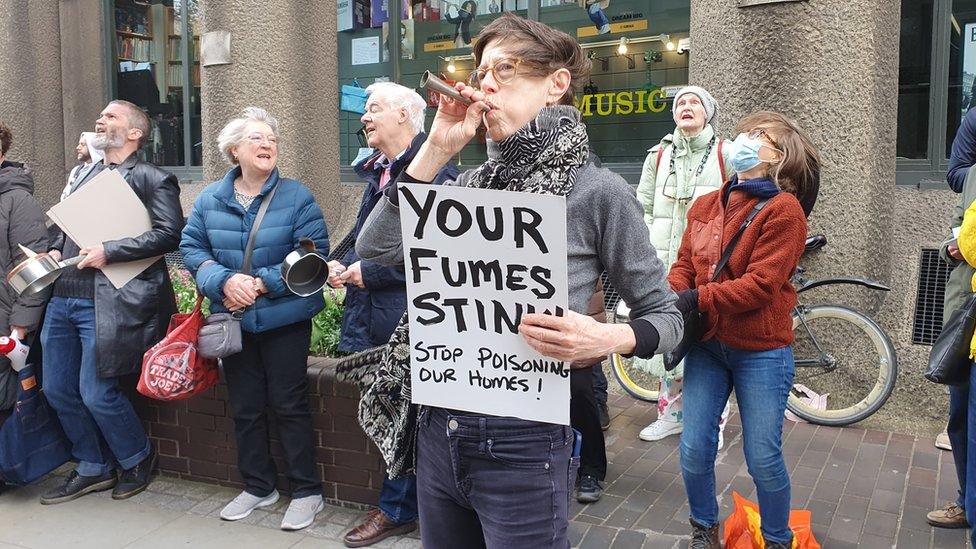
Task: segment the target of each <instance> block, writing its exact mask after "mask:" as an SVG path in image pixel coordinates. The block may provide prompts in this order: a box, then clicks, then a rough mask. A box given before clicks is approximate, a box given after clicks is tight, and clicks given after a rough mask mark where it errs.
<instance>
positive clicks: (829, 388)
mask: <svg viewBox="0 0 976 549" xmlns="http://www.w3.org/2000/svg"><path fill="white" fill-rule="evenodd" d="M826 244H827V237H826V236H824V235H816V236H811V237H808V238H807V241H806V248H805V250H804V255H806V254H808V253H812V252H815V251H817V250H819V249H821V248H823V247H824V246H825V245H826ZM791 282H792V283H793V286H794V287H795V288H796V292H797V298H798V300H797V304H796V306H795V307H794V308H793V331H794V335H795V339H794V342H793V355H794V363H795V375H794V380H793V382H794V384H793V388H792V390H791V391H790V396H789V399H788V401H787V409H788V410H790V411H791V412H793V413H794V414H796V415H797V416H798V417H800V418H802V419H804V420H806V421H809V422H810V423H815V424H818V425H828V426H843V425H850V424H852V423H857V422H858V421H861V420H863V419H865V418H867V417H869V416H871V415H872V414H874V413H875V412H877V411H878V410H879V409H880V408H881V407H882V406H884V403H885V402H886V401H887V400H888V397H889V396H891V393H892V391H893V390H894V387H895V381H896V380H897V377H898V359H897V355H896V353H895V346H894V344H893V343H892V342H891V338H890V337H888V334H886V333H885V331H884V330H883V329H882V328H881V327H880V326H879V325H878V324H877V323H876V322H875V321H874V320H873V319H872V318H871V317H869V316H867V315H865V314H864V313H861V312H859V311H857V310H855V309H853V308H851V307H848V306H845V305H836V304H815V305H808V304H806V303H803V302H802V301H801V300H800V299H799V296H800V295H801V294H803V293H804V292H806V291H809V290H812V289H814V288H820V287H824V286H830V285H835V284H848V285H856V286H862V287H865V288H868V289H871V290H877V291H884V292H888V291H891V289H890V288H889V287H887V286H885V285H884V284H881V283H879V282H875V281H873V280H866V279H861V278H849V277H831V278H823V279H808V278H807V277H806V271H805V270H804V269H803V268H802V267H797V269H796V273H795V274H794V276H793V278H792V280H791ZM628 313H629V309H628V308H627V306H626V304H624V303H623V302H621V303H620V304H619V305H618V307H617V308H616V310H615V315H614V321H616V322H621V321H626V320H627V319H628V318H629V315H628ZM611 366H612V368H611V369H612V371H613V374H614V377H615V378H616V379H617V382H618V383H620V385H621V387H623V389H624V390H625V391H626V392H627V393H628V394H629V395H630V396H632V397H634V398H636V399H639V400H643V401H647V402H656V401H657V397H658V390H657V388H658V387H659V385H660V383H659V378H657V377H656V376H654V375H651V374H648V373H645V372H643V371H641V370H640V369H639V368H637V367H636V366H635V365H634V363H633V360H632V359H628V358H625V357H622V356H620V355H616V354H615V355H613V356H612V357H611ZM808 390H809V392H808ZM811 393H816V394H818V395H826V407H825V408H821V407H820V406H818V405H817V400H818V399H812V402H811V398H810V397H813V396H814V395H813V394H811Z"/></svg>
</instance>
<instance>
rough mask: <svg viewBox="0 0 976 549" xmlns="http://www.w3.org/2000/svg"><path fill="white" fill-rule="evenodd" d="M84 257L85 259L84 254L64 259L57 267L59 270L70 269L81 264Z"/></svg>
mask: <svg viewBox="0 0 976 549" xmlns="http://www.w3.org/2000/svg"><path fill="white" fill-rule="evenodd" d="M85 257H86V254H81V255H76V256H74V257H70V258H68V259H65V260H64V261H62V262H61V263H59V264H58V266H59V267H61V268H64V267H71V266H72V265H77V264H79V263H81V262H82V261H83V260H84V259H85Z"/></svg>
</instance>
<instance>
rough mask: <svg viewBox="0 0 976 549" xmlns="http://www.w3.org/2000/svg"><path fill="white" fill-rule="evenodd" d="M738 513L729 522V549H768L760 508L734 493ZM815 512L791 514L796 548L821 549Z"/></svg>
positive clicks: (803, 510)
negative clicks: (816, 536) (814, 523)
mask: <svg viewBox="0 0 976 549" xmlns="http://www.w3.org/2000/svg"><path fill="white" fill-rule="evenodd" d="M732 501H734V502H735V510H734V511H732V514H731V515H730V516H729V518H727V519H725V549H764V548H765V546H766V544H765V542H764V541H763V537H762V532H761V531H760V530H759V506H758V505H756V504H755V503H753V502H751V501H749V500H747V499H746V498H744V497H742V496H740V495H739V493H738V492H732ZM812 517H813V515H812V513H810V511H807V510H805V509H794V510H792V511H790V530H793V549H820V544H819V543H817V540H816V539H814V537H813V530H812V528H811V526H810V522H811V520H812Z"/></svg>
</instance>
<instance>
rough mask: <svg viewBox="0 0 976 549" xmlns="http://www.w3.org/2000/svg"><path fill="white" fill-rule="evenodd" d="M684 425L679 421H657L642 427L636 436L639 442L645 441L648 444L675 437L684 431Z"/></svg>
mask: <svg viewBox="0 0 976 549" xmlns="http://www.w3.org/2000/svg"><path fill="white" fill-rule="evenodd" d="M684 429H685V426H684V423H682V422H680V421H669V420H667V419H659V420H657V421H655V422H654V423H652V424H650V425H648V426H647V427H644V429H643V430H642V431H641V432H640V434H639V435H637V437H638V438H640V439H641V440H646V441H648V442H651V441H654V440H661V439H662V438H665V437H668V436H671V435H676V434H678V433H680V432H681V431H684Z"/></svg>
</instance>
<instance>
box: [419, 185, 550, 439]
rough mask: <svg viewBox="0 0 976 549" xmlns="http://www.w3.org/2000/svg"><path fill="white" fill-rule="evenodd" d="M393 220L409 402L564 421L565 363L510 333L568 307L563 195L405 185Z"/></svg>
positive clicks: (532, 418) (537, 419) (492, 413)
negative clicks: (400, 267) (402, 280)
mask: <svg viewBox="0 0 976 549" xmlns="http://www.w3.org/2000/svg"><path fill="white" fill-rule="evenodd" d="M400 224H401V226H402V229H403V255H404V265H405V268H406V275H407V313H408V314H409V317H410V345H411V349H410V359H411V384H412V385H411V392H412V395H413V402H414V403H415V404H425V405H430V406H439V407H443V408H453V409H457V410H465V411H470V412H478V413H484V414H491V415H496V416H512V417H518V418H522V419H528V420H535V421H545V422H548V423H556V424H562V425H568V424H569V363H566V362H563V361H560V360H556V359H553V358H549V357H545V356H542V355H541V354H539V353H537V352H536V351H534V350H532V348H531V347H529V346H528V344H526V343H525V340H524V339H523V338H522V336H521V335H519V333H518V326H519V322H520V319H521V317H522V315H523V314H526V313H532V312H536V313H549V314H555V315H559V316H562V315H564V314H565V312H566V311H567V310H568V302H569V300H568V294H567V271H566V269H567V267H566V200H565V198H563V197H560V196H551V195H538V194H528V193H516V192H510V191H494V190H484V189H470V188H462V187H447V186H434V185H425V184H404V185H401V186H400Z"/></svg>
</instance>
